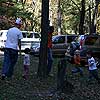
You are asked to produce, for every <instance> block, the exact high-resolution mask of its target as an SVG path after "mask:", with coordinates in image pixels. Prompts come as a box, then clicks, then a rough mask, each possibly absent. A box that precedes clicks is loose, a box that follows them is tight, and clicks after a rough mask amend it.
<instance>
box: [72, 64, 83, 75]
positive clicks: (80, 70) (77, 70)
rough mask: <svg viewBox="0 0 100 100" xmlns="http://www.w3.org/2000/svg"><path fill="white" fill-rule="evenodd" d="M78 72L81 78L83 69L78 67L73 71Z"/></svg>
mask: <svg viewBox="0 0 100 100" xmlns="http://www.w3.org/2000/svg"><path fill="white" fill-rule="evenodd" d="M78 72H79V73H80V75H81V76H82V75H83V70H82V68H80V67H79V66H77V65H76V66H75V68H74V69H73V70H72V73H78Z"/></svg>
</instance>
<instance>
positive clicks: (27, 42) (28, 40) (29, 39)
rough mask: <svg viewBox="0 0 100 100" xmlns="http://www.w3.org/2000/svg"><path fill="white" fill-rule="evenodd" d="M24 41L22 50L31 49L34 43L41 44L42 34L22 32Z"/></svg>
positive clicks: (22, 41)
mask: <svg viewBox="0 0 100 100" xmlns="http://www.w3.org/2000/svg"><path fill="white" fill-rule="evenodd" d="M22 34H23V39H22V40H21V50H22V51H23V50H25V48H29V49H30V47H31V44H32V43H38V42H40V34H39V33H37V32H30V31H22Z"/></svg>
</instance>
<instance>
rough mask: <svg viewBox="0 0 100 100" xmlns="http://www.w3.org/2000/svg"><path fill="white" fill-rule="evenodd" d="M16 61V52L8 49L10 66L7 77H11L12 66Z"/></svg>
mask: <svg viewBox="0 0 100 100" xmlns="http://www.w3.org/2000/svg"><path fill="white" fill-rule="evenodd" d="M17 59H18V51H16V50H12V49H10V61H11V65H10V66H9V71H8V74H7V77H12V75H13V71H14V66H15V64H16V62H17Z"/></svg>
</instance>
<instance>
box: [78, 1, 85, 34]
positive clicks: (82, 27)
mask: <svg viewBox="0 0 100 100" xmlns="http://www.w3.org/2000/svg"><path fill="white" fill-rule="evenodd" d="M81 4H82V9H81V11H80V23H79V34H80V35H82V34H84V19H85V0H82V1H81Z"/></svg>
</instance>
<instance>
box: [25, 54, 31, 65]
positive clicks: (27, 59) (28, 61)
mask: <svg viewBox="0 0 100 100" xmlns="http://www.w3.org/2000/svg"><path fill="white" fill-rule="evenodd" d="M24 65H30V56H29V54H25V55H24Z"/></svg>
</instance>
